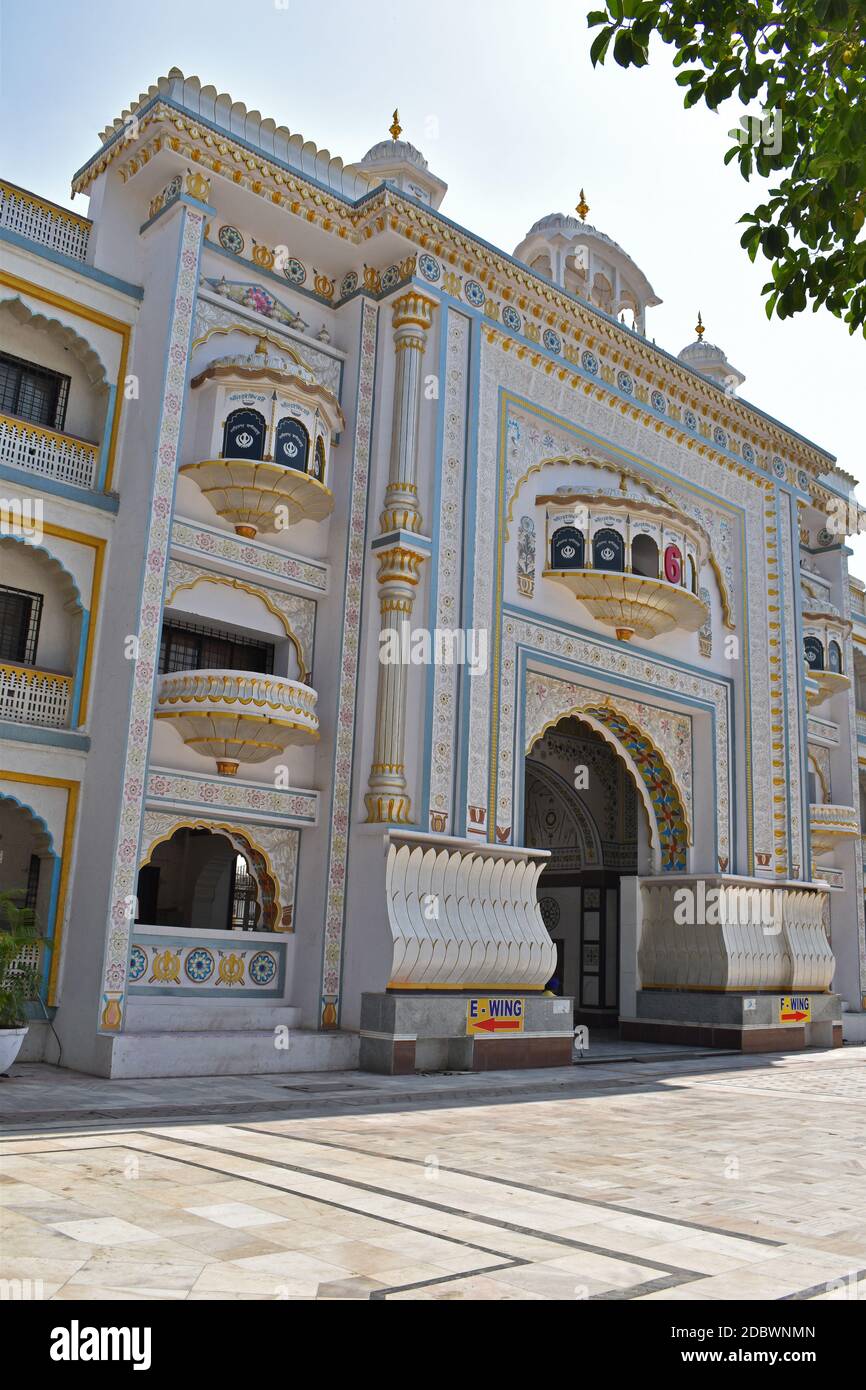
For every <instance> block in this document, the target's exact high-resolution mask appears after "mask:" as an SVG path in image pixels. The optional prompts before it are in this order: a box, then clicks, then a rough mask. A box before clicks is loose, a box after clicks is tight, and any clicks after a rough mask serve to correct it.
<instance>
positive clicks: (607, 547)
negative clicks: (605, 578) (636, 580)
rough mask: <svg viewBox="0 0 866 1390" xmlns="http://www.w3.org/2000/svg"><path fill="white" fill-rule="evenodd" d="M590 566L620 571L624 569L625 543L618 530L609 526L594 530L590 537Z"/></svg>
mask: <svg viewBox="0 0 866 1390" xmlns="http://www.w3.org/2000/svg"><path fill="white" fill-rule="evenodd" d="M592 567H593V569H597V570H617V571H619V572H620V573H621V572H622V570H623V569H625V545H624V543H623V539H622V536H621V535H620V534H619V531H612V530H611V529H610V528H609V527H607V528H606V529H604V530H602V531H596V533H595V535H594V536H593V539H592Z"/></svg>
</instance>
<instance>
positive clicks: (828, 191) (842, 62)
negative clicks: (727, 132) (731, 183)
mask: <svg viewBox="0 0 866 1390" xmlns="http://www.w3.org/2000/svg"><path fill="white" fill-rule="evenodd" d="M587 22H588V24H589V27H590V28H591V29H595V28H597V29H598V33H597V34H596V35H595V37H594V38H593V41H592V47H591V49H590V57H591V59H592V63H593V66H596V65H598V64H599V63H603V62H604V61H605V58H606V57H607V55H608V53H609V51H610V50H611V45H613V48H612V51H613V57H614V60H615V62H617V63H619V65H620V66H621V67H644V66H645V65H646V63H647V62H648V61H649V45H650V40H651V38H652V36H653V35H654V34H657V35H658V36H659V38H661V39H662V41H663V42H664V43H666V44H672V45H673V46H674V48H675V49H676V56H675V57H674V67H675V68H677V69H678V72H677V77H676V80H677V83H678V84H679V85H680V86H681V87H684V88H685V97H684V104H685V106H686V107H690V106H695V105H696V104H697V103H698V102H699V101H704V102H705V103H706V105H707V106H708V107H709V108H710V110H711V111H715V110H716V109H717V108H718V106H719V105H720V104H721V103H722V102H724V101H727V100H728V99H729V98H735V99H738V100H739V101H740V102H742V103H743V106H744V107H748V106H749V104H750V103H753V102H760V106H761V107H763V109H764V112H766V113H768V115H769V113H771V112H774V113H777V114H776V116H775V121H774V124H773V127H772V130H771V132H768V129H767V124H768V123H766V122H765V125H764V129H763V130H762V129H761V123H760V121H759V120H755V121H750V122H747V123H746V128H741V129H740V130H739V132H738V135H737V140H736V143H735V144H734V145H733V146H732V148H731V149H729V150H728V152H727V154H726V155H725V163H726V164H728V163H731V162H732V161H733V160H737V162H738V163H739V167H740V172H741V174H742V175H743V178H744V179H747V180H748V179H749V178H751V177H752V175H753V174H757V175H759V176H760V177H762V178H773V177H774V176H777V177H778V181H777V182H775V183H774V184H773V186H772V187H771V188H770V189H769V193H768V196H767V200H766V202H763V203H761V204H760V205H759V206H758V207H756V208H755V209H754V211H753V212H748V213H746V214H745V215H744V216H743V217H742V218H741V219H740V221H741V222H742V223H744V224H745V231H744V232H743V234H742V237H741V239H740V240H741V245H742V246H744V247H745V249H746V251H747V252H748V254H749V256H750V258H751V259H752V260H753V261H754V260H755V258H756V256H757V254H758V252H759V251H760V252H761V254H762V255H763V256H764V257H765V258H766V259H767V260H768V261H770V263H771V273H772V279H771V280H770V281H769V283H768V284H766V285H765V286H764V289H763V293H764V294H765V295H766V297H767V301H766V308H767V316H768V317H772V315H773V314H776V315H777V316H778V317H779V318H790V316H791V315H792V314H797V313H800V312H801V310H803V309H805V308H806V307H807V305H808V304H811V306H812V308H813V310H817V309H818V308H819V306H821V305H824V306H825V307H826V308H827V309H829V310H830V312H831V313H833V314H835V315H836V316H837V317H838V318H841V319H843V320H844V322H845V323H847V324H848V326H849V331H850V332H851V333H853V332H855V330H856V329H858V328H860V329H862V330H863V333H864V336H866V239H864V237H863V235H862V233H863V224H864V217H866V0H662V3H658V0H608V3H607V7H606V9H603V10H593V11H592V12H591V13H590V14H589V16H588V19H587ZM741 125H742V123H741ZM768 133H770V134H771V138H768ZM732 134H733V132H732Z"/></svg>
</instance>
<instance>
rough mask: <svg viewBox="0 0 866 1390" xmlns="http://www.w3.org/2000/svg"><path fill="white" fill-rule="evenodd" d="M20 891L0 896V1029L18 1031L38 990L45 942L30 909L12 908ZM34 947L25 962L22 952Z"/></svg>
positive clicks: (23, 1023) (21, 895)
mask: <svg viewBox="0 0 866 1390" xmlns="http://www.w3.org/2000/svg"><path fill="white" fill-rule="evenodd" d="M23 896H24V894H23V893H22V892H21V891H20V890H14V891H12V892H8V893H0V1028H22V1027H23V1026H24V1025H25V1023H26V1022H27V1016H26V1009H25V1005H27V1004H28V1003H29V1002H30V1000H31V999H35V998H36V997H37V994H38V991H39V974H40V965H41V954H42V950H43V949H44V948H45V945H46V943H45V942H44V941H43V939H42V938H41V936H40V934H39V928H38V927H37V925H36V915H35V913H34V911H33V909H32V908H30V907H18V906H16V903H15V899H16V898H21V897H23ZM34 946H37V947H38V948H39V949H38V950H36V951H33V952H32V955H31V957H30V958H29V959H25V960H23V961H22V960H21V953H22V951H25V950H27V948H28V947H34Z"/></svg>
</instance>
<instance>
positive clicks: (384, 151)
mask: <svg viewBox="0 0 866 1390" xmlns="http://www.w3.org/2000/svg"><path fill="white" fill-rule="evenodd" d="M395 160H405V161H406V162H407V163H409V164H415V165H417V167H418V168H419V169H427V168H429V165H428V163H427V161H426V159H425V158H424V156H423V154H422V153H421V151H420V150H416V148H415V146H414V145H410V143H409V141H408V140H380V141H379V143H378V145H374V146H373V147H372V149H369V150H368V151H367V153H366V154H365V155H364V158H363V159H362V160H361V168H362V169H366V168H367V167H368V166H369V165H371V164H393V163H394V161H395Z"/></svg>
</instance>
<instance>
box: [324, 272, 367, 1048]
mask: <svg viewBox="0 0 866 1390" xmlns="http://www.w3.org/2000/svg"><path fill="white" fill-rule="evenodd" d="M378 314H379V311H378V308H377V306H376V305H375V304H373V303H371V302H370V301H369V300H367V299H365V300H364V302H363V306H362V309H361V335H360V338H361V341H360V368H359V374H358V400H357V405H356V420H355V444H354V450H353V455H352V499H351V503H350V510H349V537H348V552H347V558H346V592H345V613H344V618H343V649H342V653H341V661H340V692H339V697H338V700H337V720H336V748H335V752H334V787H333V799H332V802H331V825H330V840H329V850H328V890H327V899H326V904H325V932H324V941H323V944H322V1000H321V1002H322V1014H321V1025H322V1027H323V1028H336V1027H337V1026H338V1024H339V1005H340V977H341V973H342V965H343V934H344V927H345V919H346V863H347V859H348V853H349V810H350V799H351V790H352V755H353V745H354V737H355V702H356V700H357V694H358V659H359V650H360V636H361V591H362V580H363V575H364V542H365V536H366V527H367V490H368V483H369V477H370V446H371V442H372V433H373V386H374V381H375V375H376V336H377V333H376V329H377V323H378Z"/></svg>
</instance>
